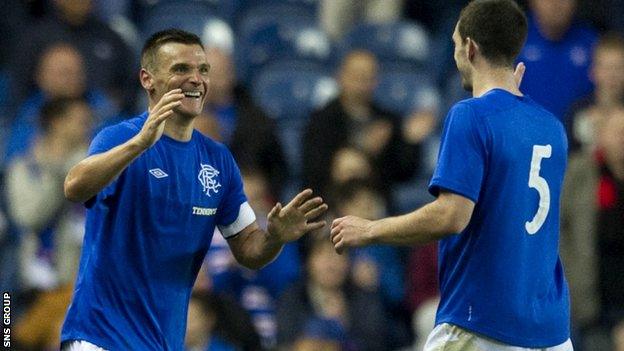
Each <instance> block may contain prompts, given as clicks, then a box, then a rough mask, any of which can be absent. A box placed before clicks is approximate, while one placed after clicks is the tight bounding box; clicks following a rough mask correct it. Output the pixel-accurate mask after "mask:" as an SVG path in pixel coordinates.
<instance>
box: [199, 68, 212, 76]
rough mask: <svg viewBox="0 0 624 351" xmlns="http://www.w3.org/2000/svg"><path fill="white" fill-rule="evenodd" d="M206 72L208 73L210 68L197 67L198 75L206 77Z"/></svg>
mask: <svg viewBox="0 0 624 351" xmlns="http://www.w3.org/2000/svg"><path fill="white" fill-rule="evenodd" d="M208 72H210V68H208V67H206V66H202V67H199V73H200V74H202V75H206V74H208Z"/></svg>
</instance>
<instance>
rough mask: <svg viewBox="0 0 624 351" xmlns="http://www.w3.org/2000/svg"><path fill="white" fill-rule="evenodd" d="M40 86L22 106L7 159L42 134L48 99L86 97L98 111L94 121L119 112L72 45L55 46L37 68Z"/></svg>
mask: <svg viewBox="0 0 624 351" xmlns="http://www.w3.org/2000/svg"><path fill="white" fill-rule="evenodd" d="M36 77H37V81H36V82H37V89H36V91H35V92H34V94H33V95H31V96H30V97H29V98H28V99H27V100H26V101H25V102H24V103H23V104H22V106H21V107H20V108H19V112H18V114H17V117H16V118H15V120H14V121H13V128H12V129H11V131H10V135H9V139H8V144H7V160H10V159H11V158H12V157H13V156H16V155H19V154H21V153H23V152H25V151H26V150H28V149H29V147H30V144H31V142H32V141H33V139H34V138H35V136H36V135H37V134H38V132H39V129H38V128H37V118H38V117H39V113H40V110H41V107H42V106H43V105H44V104H45V102H46V101H50V100H53V99H57V98H66V97H69V98H84V99H86V101H87V103H88V104H89V106H90V107H91V109H92V110H93V112H94V117H95V119H94V121H93V122H94V123H95V124H96V126H97V125H100V124H103V123H105V122H106V120H107V119H108V118H110V117H111V116H112V115H113V114H114V113H115V112H114V109H113V108H112V104H111V102H110V101H109V100H108V98H107V97H106V96H105V95H104V94H103V93H102V92H101V91H100V90H98V89H96V88H94V87H92V86H91V85H89V84H88V80H87V79H88V78H87V77H86V75H85V70H84V60H83V58H82V56H81V55H80V53H79V52H78V51H77V50H76V48H74V47H73V46H72V45H70V44H65V43H58V44H54V45H51V46H50V47H48V49H47V50H45V51H44V52H43V54H42V55H41V58H40V60H39V64H38V67H37V74H36Z"/></svg>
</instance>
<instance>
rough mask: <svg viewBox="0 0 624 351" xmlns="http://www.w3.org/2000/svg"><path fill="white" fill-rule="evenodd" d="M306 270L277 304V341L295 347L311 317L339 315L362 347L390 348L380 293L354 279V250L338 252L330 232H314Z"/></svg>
mask: <svg viewBox="0 0 624 351" xmlns="http://www.w3.org/2000/svg"><path fill="white" fill-rule="evenodd" d="M309 239H310V242H309V246H308V250H307V258H306V268H307V275H306V276H305V279H304V280H301V281H299V282H297V283H296V284H295V285H293V286H292V287H290V288H289V289H288V290H286V291H285V292H284V294H283V295H282V296H281V297H280V299H279V302H278V304H277V324H278V344H279V345H280V347H283V348H284V349H287V350H289V349H292V347H293V343H294V342H295V340H297V337H298V336H299V335H301V333H302V332H303V331H304V328H305V325H306V322H307V321H308V320H309V319H310V318H315V317H318V318H328V319H335V320H337V321H339V322H340V323H341V325H342V326H343V328H344V329H345V331H346V335H347V340H348V341H349V342H350V343H352V344H353V345H354V347H355V349H357V350H371V351H372V350H376V351H383V350H387V349H388V344H387V339H386V335H387V324H386V320H385V315H384V311H383V305H382V303H381V299H380V297H379V295H378V294H375V293H373V292H370V291H367V290H363V289H361V288H359V287H357V286H354V285H353V284H351V283H350V282H349V279H348V277H349V264H350V261H349V255H348V254H343V255H338V254H337V253H336V252H335V251H334V249H333V244H332V243H331V241H329V239H328V237H327V234H325V233H323V235H320V236H317V237H310V238H309Z"/></svg>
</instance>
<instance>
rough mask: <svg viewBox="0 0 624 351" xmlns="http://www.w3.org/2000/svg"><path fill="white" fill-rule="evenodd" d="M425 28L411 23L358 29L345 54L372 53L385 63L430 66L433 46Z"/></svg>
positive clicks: (345, 45) (347, 42)
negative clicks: (359, 50) (361, 50)
mask: <svg viewBox="0 0 624 351" xmlns="http://www.w3.org/2000/svg"><path fill="white" fill-rule="evenodd" d="M430 41H431V40H430V36H429V33H427V31H426V30H425V28H424V27H422V26H421V25H419V24H417V23H415V22H409V21H399V22H393V23H383V24H373V23H363V24H360V25H357V26H356V27H355V28H354V29H353V30H352V31H351V32H350V33H349V34H347V36H346V37H345V39H344V40H343V43H342V50H343V51H344V52H345V53H346V52H348V51H351V50H353V49H365V50H368V51H371V52H372V53H373V54H375V56H377V58H378V59H379V60H380V61H381V62H382V63H383V62H402V63H407V64H410V65H413V66H427V65H428V64H429V58H430V52H431V43H430Z"/></svg>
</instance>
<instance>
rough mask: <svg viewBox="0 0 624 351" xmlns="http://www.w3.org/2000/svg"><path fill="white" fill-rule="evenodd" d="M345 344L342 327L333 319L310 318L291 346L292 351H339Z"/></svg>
mask: <svg viewBox="0 0 624 351" xmlns="http://www.w3.org/2000/svg"><path fill="white" fill-rule="evenodd" d="M344 343H345V332H344V329H343V328H342V325H341V324H340V323H339V322H338V321H336V320H333V319H327V318H311V319H310V320H308V321H307V322H306V325H305V327H304V328H303V332H302V333H301V334H300V335H299V336H298V337H297V340H295V342H294V344H293V350H294V351H318V350H323V351H340V350H343V349H345V348H343V344H344Z"/></svg>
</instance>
